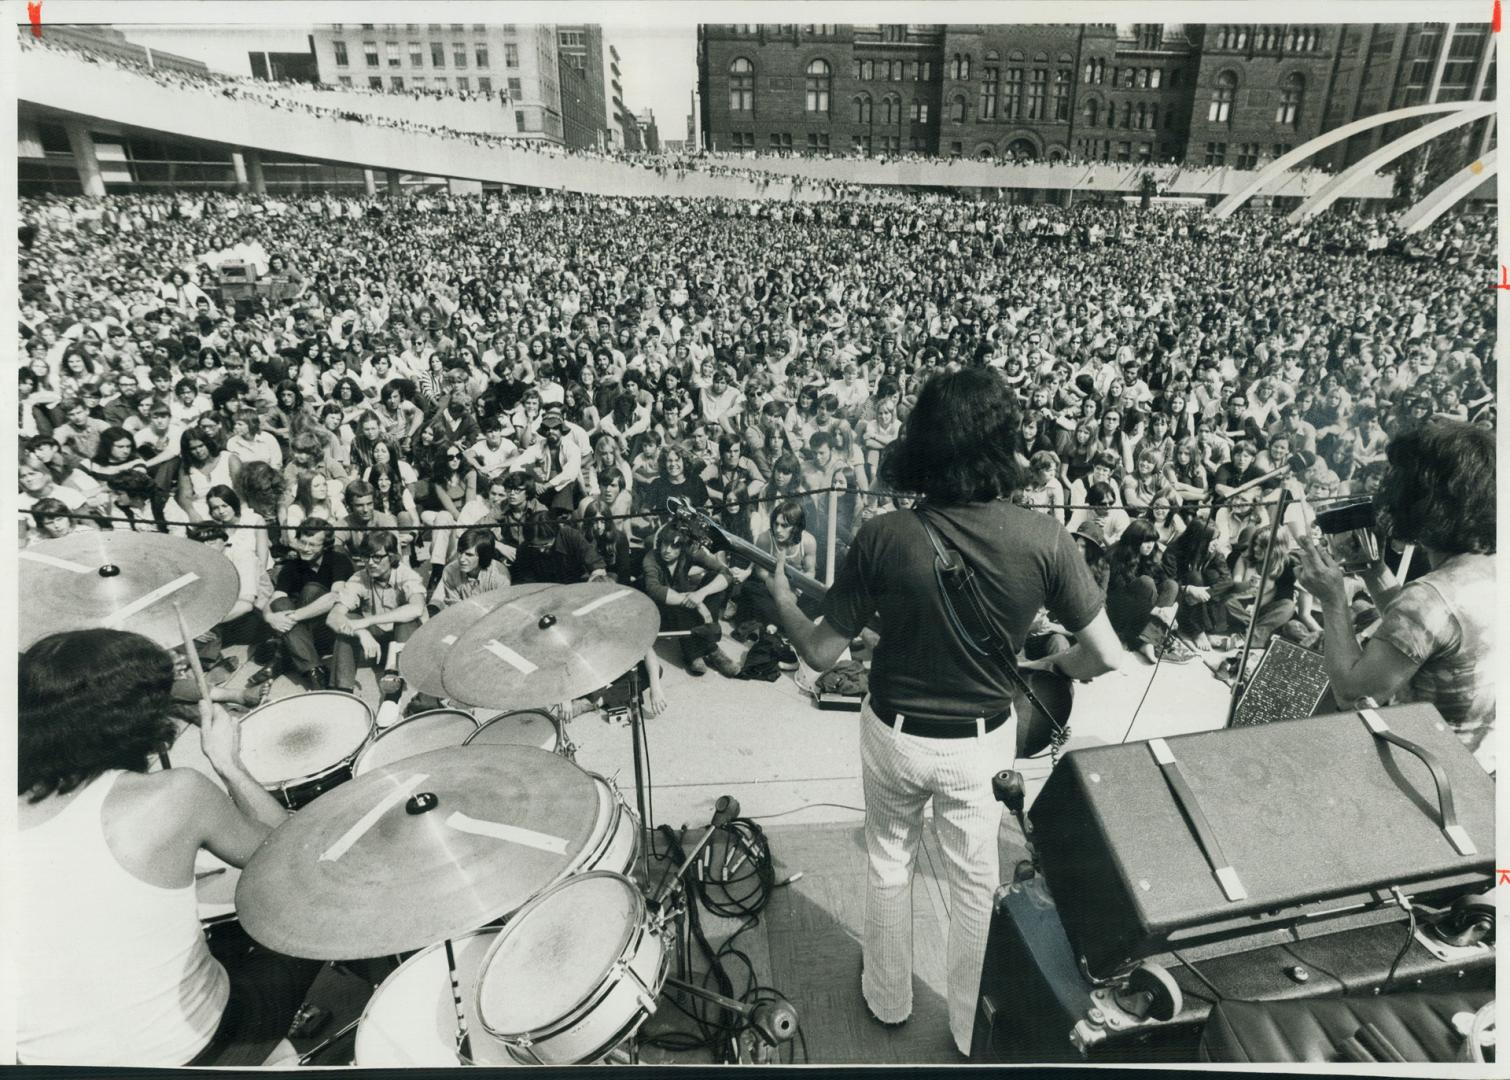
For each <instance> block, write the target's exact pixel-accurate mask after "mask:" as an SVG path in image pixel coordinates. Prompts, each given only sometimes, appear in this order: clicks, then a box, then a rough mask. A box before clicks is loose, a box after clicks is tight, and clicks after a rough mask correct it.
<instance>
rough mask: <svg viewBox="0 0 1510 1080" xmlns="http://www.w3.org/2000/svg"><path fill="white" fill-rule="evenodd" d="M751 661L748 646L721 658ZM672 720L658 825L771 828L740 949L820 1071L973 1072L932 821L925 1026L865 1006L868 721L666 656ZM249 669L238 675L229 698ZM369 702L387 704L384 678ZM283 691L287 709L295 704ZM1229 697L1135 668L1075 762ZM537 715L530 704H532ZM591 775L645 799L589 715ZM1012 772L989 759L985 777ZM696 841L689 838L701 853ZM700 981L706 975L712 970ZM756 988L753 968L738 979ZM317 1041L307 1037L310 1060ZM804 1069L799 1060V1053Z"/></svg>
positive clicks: (1005, 852) (283, 685)
mask: <svg viewBox="0 0 1510 1080" xmlns="http://www.w3.org/2000/svg"><path fill="white" fill-rule="evenodd" d="M723 647H724V648H725V649H726V650H727V651H729V652H730V653H731V655H734V656H736V657H737V656H738V655H739V653H740V650H741V647H739V646H735V645H733V644H732V643H731V642H729V641H727V640H726V641H725V642H724V646H723ZM662 655H663V658H664V666H665V674H664V676H663V685H664V689H665V695H666V699H667V702H668V707H667V710H666V712H665V713H664V714H663V715H661V716H659V717H654V718H651V719H649V720H648V721H647V724H646V728H647V731H646V735H647V741H648V744H649V757H650V775H651V779H652V781H653V792H652V794H653V822H654V823H655V824H657V825H660V824H667V825H670V826H672V827H673V828H680V827H682V826H690V827H691V828H692V829H694V830H696V829H697V828H699V827H701V826H702V825H703V824H704V823H705V822H707V820H708V819H709V817H710V815H711V812H712V807H713V803H714V801H715V800H716V799H717V798H718V796H719V795H722V794H729V795H733V796H735V797H736V798H738V799H739V802H740V806H741V813H742V814H743V815H744V816H746V817H750V818H753V819H755V820H756V821H758V822H759V823H760V824H761V826H762V827H763V828H764V829H765V831H766V834H767V836H768V838H769V840H770V847H771V851H772V855H773V858H774V861H775V867H776V874H775V880H777V881H780V880H783V879H784V878H787V877H789V876H790V875H792V874H795V873H797V872H799V871H800V872H801V874H802V877H801V878H800V879H799V880H797V881H796V882H793V883H792V884H790V885H787V886H785V887H782V888H778V889H776V890H775V892H774V894H773V896H772V898H771V900H770V903H769V905H768V906H767V908H766V910H765V911H764V912H763V913H762V915H761V916H760V919H759V922H758V924H757V925H755V926H754V927H752V928H751V929H749V930H748V931H746V932H745V933H744V934H743V935H741V937H740V939H739V947H740V948H741V949H742V950H743V951H744V952H745V953H746V954H747V955H748V956H749V958H750V960H751V962H752V963H753V965H754V968H755V975H756V977H757V978H758V979H759V981H760V983H761V984H762V985H764V986H769V987H773V988H775V989H776V990H778V991H780V992H781V993H782V994H784V995H785V996H786V997H787V998H789V999H790V1000H791V1001H792V1003H793V1004H794V1006H795V1007H796V1009H797V1012H798V1015H799V1020H800V1022H801V1027H802V1032H803V1035H804V1037H805V1039H806V1049H807V1055H808V1060H809V1061H811V1062H813V1063H815V1064H897V1063H906V1064H924V1063H936V1064H958V1063H961V1062H962V1061H963V1060H964V1059H963V1058H962V1057H961V1056H960V1055H959V1054H958V1052H957V1051H956V1050H955V1048H954V1045H953V1041H952V1039H951V1038H950V1036H949V1030H948V1021H947V1015H946V1007H945V991H944V971H945V964H944V956H945V952H944V941H945V937H946V934H947V928H948V919H949V896H948V889H947V887H946V886H945V885H944V883H943V876H942V862H941V859H940V855H939V845H938V838H937V834H936V833H935V832H934V829H933V825H932V822H931V820H930V822H929V825H928V828H927V829H926V830H925V833H924V845H923V852H922V857H921V858H920V859H919V861H918V873H917V876H916V878H915V880H914V885H913V897H914V903H913V918H914V933H913V940H914V949H915V958H916V959H915V970H916V980H915V988H914V1000H915V1007H914V1013H913V1016H912V1018H911V1020H910V1021H909V1022H908V1023H907V1024H906V1025H904V1026H903V1027H901V1028H898V1029H894V1030H893V1029H885V1028H881V1027H879V1026H878V1025H876V1024H874V1023H872V1022H871V1021H870V1020H869V1019H868V1018H867V1016H866V1013H865V1009H864V1006H863V1004H862V1003H861V998H860V993H859V979H860V932H861V926H862V918H863V903H864V887H865V853H864V840H863V835H862V829H861V823H862V821H863V799H862V796H861V787H860V754H859V745H858V737H859V724H860V714H859V713H858V712H846V711H832V710H820V709H818V708H817V707H816V706H815V705H814V704H813V703H812V700H811V699H810V698H809V697H808V696H807V695H806V694H804V693H803V692H802V691H801V690H800V689H799V688H798V687H797V685H796V684H795V683H794V682H793V680H792V677H791V676H790V675H785V674H784V675H782V677H781V678H780V679H778V680H777V681H776V682H771V683H767V682H758V681H749V680H730V679H725V678H723V677H722V676H720V675H718V674H716V673H712V672H710V673H709V674H707V675H704V676H702V677H700V678H694V677H693V676H691V675H689V674H688V673H687V672H686V671H684V670H683V669H682V667H681V665H680V661H679V660H678V659H676V658H675V657H676V651H675V649H674V648H670V647H665V645H664V643H663V646H662ZM247 674H248V672H247V671H245V670H243V671H238V672H237V673H236V675H235V676H234V677H233V679H232V680H231V683H230V685H233V686H235V685H240V684H241V683H242V682H243V681H244V680H245V678H246V677H247ZM358 691H359V693H360V694H361V695H362V696H363V697H365V698H367V699H368V700H369V701H370V702H373V703H375V702H376V700H377V694H376V685H375V683H374V682H373V680H372V675H371V672H370V671H365V670H364V671H363V672H362V673H361V680H360V685H359V687H358ZM297 692H298V690H297V688H296V687H295V685H294V684H292V683H291V682H289V681H288V680H286V679H282V678H280V679H279V680H277V682H276V683H275V684H274V694H273V696H274V697H282V696H286V695H288V694H291V693H297ZM1227 696H1228V688H1227V686H1226V685H1225V684H1224V683H1222V682H1221V681H1219V680H1217V679H1216V678H1215V677H1214V676H1213V674H1212V672H1211V670H1210V669H1209V668H1208V667H1207V666H1206V665H1205V664H1204V663H1202V662H1200V661H1196V662H1191V663H1187V664H1184V665H1173V664H1161V665H1160V666H1159V667H1158V668H1157V669H1155V668H1153V667H1150V666H1148V665H1145V664H1144V663H1142V662H1141V661H1140V660H1139V659H1138V658H1137V657H1135V656H1129V657H1128V659H1127V663H1126V665H1125V667H1124V668H1123V669H1122V670H1120V671H1117V672H1113V673H1111V674H1109V675H1106V676H1103V677H1101V678H1100V679H1097V680H1095V681H1093V682H1091V683H1088V684H1085V685H1082V686H1079V687H1078V688H1077V695H1076V703H1075V710H1074V716H1073V722H1072V729H1073V736H1072V738H1071V740H1070V743H1069V749H1075V748H1076V747H1080V746H1091V745H1102V744H1110V743H1117V742H1121V741H1124V740H1129V739H1130V740H1142V739H1148V738H1152V737H1155V736H1169V735H1177V734H1183V733H1186V732H1194V731H1204V730H1210V729H1213V728H1218V727H1221V726H1222V725H1223V723H1224V720H1225V716H1226V709H1227ZM521 704H523V703H521ZM570 733H571V738H572V740H573V741H574V742H575V743H576V745H577V762H578V764H580V765H582V766H583V767H584V768H587V769H590V770H592V771H594V772H598V773H601V774H603V775H605V776H610V777H615V778H616V779H617V782H618V784H619V785H620V787H621V788H622V789H623V790H624V793H625V797H626V799H627V800H629V801H630V802H631V803H632V801H633V789H634V769H633V759H632V753H631V744H630V737H629V727H628V723H627V721H626V720H624V719H622V718H611V717H605V716H604V715H602V714H600V713H588V714H586V715H583V716H581V717H578V718H577V719H576V720H574V721H572V722H571V724H570ZM1009 764H1010V763H1009V762H982V766H981V767H982V771H983V772H984V773H986V774H987V775H989V774H991V773H994V772H996V771H997V770H999V769H1001V768H1004V767H1007V766H1008V765H1009ZM1022 771H1023V772H1024V773H1025V774H1026V775H1027V778H1028V780H1029V796H1030V798H1031V797H1033V796H1034V795H1036V793H1037V791H1038V789H1039V788H1041V786H1042V782H1043V780H1044V779H1045V778H1046V777H1047V775H1048V771H1049V762H1048V760H1047V759H1044V760H1042V761H1033V762H1025V763H1023V764H1022ZM694 838H695V833H694V834H693V836H689V838H688V841H689V843H690V842H691V840H692V839H694ZM1001 848H1002V873H1003V875H1004V876H1006V875H1009V874H1010V873H1011V867H1012V866H1013V864H1014V863H1015V861H1016V860H1017V859H1018V858H1019V857H1021V855H1022V853H1023V852H1022V848H1021V838H1020V835H1019V834H1018V830H1017V827H1016V824H1015V822H1013V821H1012V820H1011V818H1010V816H1008V815H1005V814H1004V815H1003V820H1002V827H1001ZM703 926H704V931H705V932H706V933H707V936H708V938H709V940H710V942H711V943H712V945H713V946H714V947H715V948H716V947H717V946H718V945H719V944H720V943H721V942H722V941H723V940H725V939H726V938H727V937H728V936H729V935H730V934H732V933H733V932H734V931H735V930H737V929H738V927H739V924H738V923H737V922H735V921H733V920H728V919H720V918H716V917H713V916H705V917H704V922H703ZM698 970H701V965H699V967H698ZM731 974H733V976H734V978H735V981H736V987H737V988H738V989H742V988H743V986H742V982H741V979H742V978H743V972H742V969H737V970H736V971H731ZM370 993H371V987H370V985H369V984H368V983H366V982H363V981H362V980H361V979H358V978H357V977H355V976H354V975H352V974H351V973H349V972H345V971H341V970H338V969H334V968H327V970H326V971H325V973H323V974H322V976H321V979H320V980H319V981H318V982H317V983H316V986H315V989H314V992H313V993H312V995H311V1000H312V1001H313V1002H314V1003H315V1004H318V1005H321V1006H323V1007H325V1008H327V1009H329V1010H330V1011H331V1013H332V1018H331V1020H330V1021H329V1022H328V1023H327V1024H326V1025H325V1026H324V1027H322V1029H321V1031H320V1032H319V1035H321V1036H323V1035H328V1034H330V1033H331V1032H333V1031H334V1030H336V1028H337V1027H338V1026H339V1025H340V1024H342V1023H344V1022H346V1021H348V1020H352V1019H355V1018H356V1017H357V1016H359V1015H360V1013H361V1010H362V1007H363V1006H364V1005H365V1003H366V1000H367V998H368V997H369V996H370ZM678 1016H679V1014H677V1013H676V1011H675V1010H674V1009H670V1008H663V1009H662V1010H661V1015H659V1016H657V1017H655V1018H654V1019H653V1020H652V1021H651V1028H650V1029H651V1030H654V1029H657V1028H664V1027H678V1026H681V1027H683V1029H685V1026H684V1025H679V1024H678V1020H677V1019H676V1018H677V1017H678ZM317 1041H318V1040H317V1039H304V1040H299V1041H298V1043H297V1045H298V1048H299V1050H300V1051H301V1052H303V1051H307V1050H308V1049H310V1048H311V1047H312V1046H313V1045H314V1044H315V1042H317ZM349 1048H350V1042H349V1041H346V1042H345V1043H344V1044H341V1045H337V1046H333V1047H332V1048H331V1050H330V1052H329V1054H328V1055H326V1056H322V1057H321V1058H320V1059H319V1060H318V1061H317V1062H315V1063H316V1064H341V1063H344V1062H345V1061H349V1060H350V1056H349V1055H350V1049H349ZM644 1060H647V1061H664V1062H680V1063H688V1064H692V1063H697V1062H699V1061H707V1060H710V1059H709V1058H708V1056H707V1055H706V1052H702V1051H697V1052H683V1053H673V1052H669V1051H662V1050H656V1049H649V1048H647V1049H646V1051H645V1053H644ZM799 1060H800V1055H799Z"/></svg>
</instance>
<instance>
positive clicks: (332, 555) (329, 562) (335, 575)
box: [273, 551, 356, 601]
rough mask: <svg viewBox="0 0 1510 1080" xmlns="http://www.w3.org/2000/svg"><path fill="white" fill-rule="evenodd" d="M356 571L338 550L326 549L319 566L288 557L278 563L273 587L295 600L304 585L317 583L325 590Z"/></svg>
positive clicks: (327, 590)
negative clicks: (312, 565)
mask: <svg viewBox="0 0 1510 1080" xmlns="http://www.w3.org/2000/svg"><path fill="white" fill-rule="evenodd" d="M354 573H356V568H355V567H353V566H352V565H351V560H350V559H349V558H347V557H346V556H345V555H344V554H342V553H341V552H339V551H327V552H326V553H325V554H324V556H323V557H322V558H321V559H320V565H319V568H318V569H316V568H314V567H311V566H310V565H309V563H307V562H305V561H304V560H303V559H298V558H295V559H288V560H287V561H285V562H282V563H279V564H278V579H277V580H276V581H275V582H273V588H274V589H276V590H277V591H278V592H281V593H283V594H284V595H286V596H289V597H292V598H293V599H294V600H295V601H297V600H298V599H299V594H300V593H301V592H303V591H304V586H306V585H318V586H320V588H322V589H324V590H325V591H326V592H330V591H331V590H332V589H333V588H335V586H336V584H337V583H338V582H342V581H345V580H346V579H347V578H349V577H351V575H352V574H354Z"/></svg>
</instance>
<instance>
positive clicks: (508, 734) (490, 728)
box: [463, 709, 561, 754]
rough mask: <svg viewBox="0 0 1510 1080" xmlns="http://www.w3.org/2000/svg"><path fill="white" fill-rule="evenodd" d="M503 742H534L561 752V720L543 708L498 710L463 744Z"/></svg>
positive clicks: (555, 752)
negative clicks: (503, 711) (501, 711)
mask: <svg viewBox="0 0 1510 1080" xmlns="http://www.w3.org/2000/svg"><path fill="white" fill-rule="evenodd" d="M473 743H494V744H498V743H503V744H507V745H509V746H533V747H534V748H535V749H537V750H544V751H546V752H548V753H551V754H559V753H561V722H560V721H559V720H557V719H556V718H555V717H554V716H552V715H551V714H550V713H548V712H544V711H542V710H540V709H520V710H518V711H517V712H506V713H499V714H498V715H497V716H495V717H493V719H491V720H488V721H487V722H485V723H483V724H482V725H480V726H479V727H478V728H477V730H476V731H475V732H474V733H473V734H471V735H470V736H468V737H467V741H466V742H465V743H464V744H463V745H465V746H471V745H472V744H473Z"/></svg>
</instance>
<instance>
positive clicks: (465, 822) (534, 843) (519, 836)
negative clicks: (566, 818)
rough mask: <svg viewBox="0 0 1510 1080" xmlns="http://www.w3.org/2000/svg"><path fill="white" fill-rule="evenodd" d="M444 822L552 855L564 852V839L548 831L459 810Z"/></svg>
mask: <svg viewBox="0 0 1510 1080" xmlns="http://www.w3.org/2000/svg"><path fill="white" fill-rule="evenodd" d="M446 824H447V825H449V826H451V828H453V829H455V830H456V831H457V832H464V833H471V834H472V835H473V836H491V837H492V838H493V839H495V840H507V841H508V842H509V843H511V844H520V845H522V846H524V847H532V848H536V849H537V850H540V851H549V852H550V853H551V854H553V855H565V854H566V841H565V840H563V839H562V838H561V837H559V836H551V835H550V834H549V833H543V832H536V831H535V830H534V829H526V828H522V827H521V826H518V825H505V824H504V823H503V822H501V821H483V820H481V819H480V818H474V817H468V816H467V815H466V814H463V813H461V812H460V811H457V812H456V813H454V814H452V815H451V816H450V817H448V818H446Z"/></svg>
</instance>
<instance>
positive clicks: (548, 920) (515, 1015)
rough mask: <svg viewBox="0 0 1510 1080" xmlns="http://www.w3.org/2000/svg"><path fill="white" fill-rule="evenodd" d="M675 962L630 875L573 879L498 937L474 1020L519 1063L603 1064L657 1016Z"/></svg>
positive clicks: (481, 977) (483, 972)
mask: <svg viewBox="0 0 1510 1080" xmlns="http://www.w3.org/2000/svg"><path fill="white" fill-rule="evenodd" d="M669 960H670V953H669V951H668V950H667V948H666V942H665V939H664V938H663V937H662V934H661V929H660V927H659V925H657V924H652V923H651V920H650V914H649V911H648V910H647V908H646V906H645V898H644V897H643V896H641V895H640V892H639V890H638V889H636V888H635V887H634V884H633V883H632V882H630V881H629V879H628V878H625V877H623V876H621V875H619V874H612V873H607V872H601V871H600V872H596V873H590V874H581V875H578V876H576V877H571V878H567V879H566V880H565V881H563V882H561V883H560V884H559V885H555V886H553V887H552V888H550V889H548V890H546V891H545V892H543V893H541V894H540V895H539V896H538V897H536V898H535V899H534V900H532V901H530V902H529V903H528V904H526V905H525V906H524V907H522V908H520V909H519V912H518V913H517V914H516V915H515V916H514V917H513V918H512V919H510V920H509V924H508V925H507V926H506V927H504V928H503V929H502V930H500V931H498V936H497V938H496V939H495V940H494V942H493V945H492V947H491V948H490V949H489V950H488V954H487V956H486V957H485V958H484V959H483V962H482V966H481V967H480V968H479V969H478V975H477V1008H476V1014H477V1018H478V1020H479V1021H480V1022H481V1024H482V1027H483V1029H484V1031H485V1032H486V1033H487V1034H489V1035H491V1036H493V1037H494V1038H496V1039H498V1040H500V1041H501V1042H503V1043H504V1044H505V1045H506V1046H508V1048H509V1050H510V1052H511V1053H513V1055H514V1057H515V1059H516V1060H518V1061H520V1062H522V1063H525V1064H539V1065H578V1064H584V1063H587V1062H594V1061H600V1060H601V1059H602V1058H603V1057H605V1056H606V1055H607V1054H608V1053H609V1051H611V1050H613V1048H614V1047H616V1046H618V1045H619V1043H621V1042H623V1041H624V1040H625V1039H627V1038H628V1037H629V1036H630V1035H633V1034H634V1033H635V1031H636V1030H638V1029H639V1026H640V1025H641V1024H643V1023H644V1022H645V1021H646V1020H647V1019H648V1018H649V1017H650V1016H651V1014H653V1013H654V1012H655V1007H656V997H657V995H659V994H660V992H661V987H662V985H663V984H664V983H665V981H666V968H667V963H668V961H669ZM457 963H458V966H460V961H459V960H458V962H457ZM473 1041H474V1043H475V1042H476V1040H475V1039H474V1040H473Z"/></svg>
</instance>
